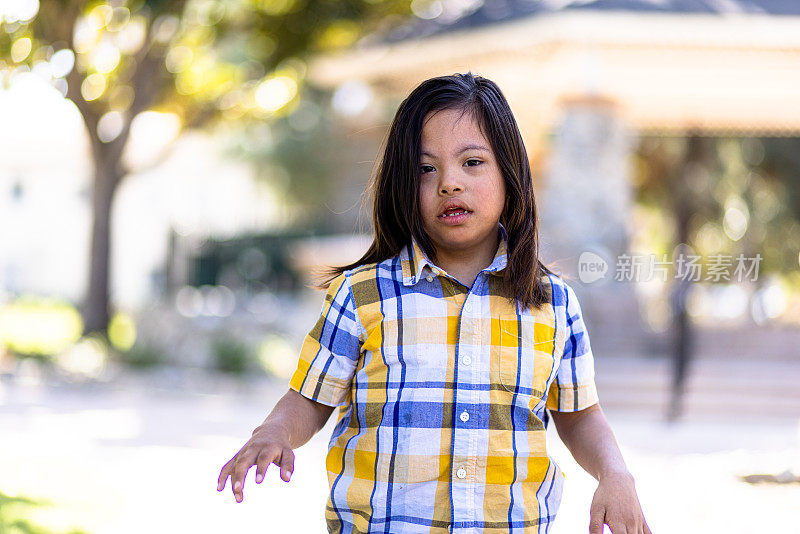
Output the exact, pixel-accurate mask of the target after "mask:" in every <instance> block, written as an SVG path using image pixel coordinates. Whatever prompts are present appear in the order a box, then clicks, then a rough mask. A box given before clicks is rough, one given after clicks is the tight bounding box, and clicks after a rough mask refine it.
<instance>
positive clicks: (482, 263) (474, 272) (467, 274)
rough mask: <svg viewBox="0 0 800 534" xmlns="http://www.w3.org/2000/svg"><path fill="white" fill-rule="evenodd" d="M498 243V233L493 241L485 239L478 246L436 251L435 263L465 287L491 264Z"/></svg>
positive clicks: (470, 284)
mask: <svg viewBox="0 0 800 534" xmlns="http://www.w3.org/2000/svg"><path fill="white" fill-rule="evenodd" d="M499 244H500V236H499V235H498V236H497V237H496V239H495V240H494V241H487V242H484V243H482V244H481V245H479V246H478V247H475V248H471V249H462V250H439V249H437V251H436V259H437V262H436V263H437V265H438V266H439V267H441V268H442V269H444V270H445V271H447V274H449V275H451V276H454V277H455V278H456V280H458V281H459V282H461V283H462V284H464V285H465V286H467V287H472V284H473V282H475V278H477V276H478V273H479V272H481V271H482V270H484V269H485V268H487V267H488V266H489V265H491V264H492V260H494V256H495V254H497V247H498V245H499Z"/></svg>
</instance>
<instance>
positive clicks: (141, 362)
mask: <svg viewBox="0 0 800 534" xmlns="http://www.w3.org/2000/svg"><path fill="white" fill-rule="evenodd" d="M119 354H120V360H121V361H122V362H124V363H126V364H128V365H130V366H131V367H134V368H138V369H146V368H149V367H154V366H156V365H158V364H160V363H163V362H164V354H163V353H162V352H161V351H160V350H159V349H157V348H156V347H154V346H152V345H145V344H140V343H137V344H135V345H134V346H133V347H131V348H130V350H128V351H124V352H120V353H119Z"/></svg>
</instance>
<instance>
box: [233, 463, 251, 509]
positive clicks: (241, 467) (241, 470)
mask: <svg viewBox="0 0 800 534" xmlns="http://www.w3.org/2000/svg"><path fill="white" fill-rule="evenodd" d="M252 465H253V463H252V462H250V461H247V462H240V463H237V464H236V467H235V468H234V470H233V475H232V476H231V485H232V487H231V489H232V490H233V496H234V497H236V502H242V500H243V499H244V481H245V479H246V478H247V472H248V471H249V470H250V467H252Z"/></svg>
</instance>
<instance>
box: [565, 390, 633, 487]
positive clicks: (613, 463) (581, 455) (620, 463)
mask: <svg viewBox="0 0 800 534" xmlns="http://www.w3.org/2000/svg"><path fill="white" fill-rule="evenodd" d="M551 414H552V415H553V420H554V422H555V423H556V429H557V430H558V435H559V437H560V438H561V441H563V442H564V445H566V446H567V448H568V449H569V452H570V453H572V456H573V458H575V461H576V462H578V464H579V465H580V466H581V467H583V469H584V470H586V472H587V473H589V474H590V475H592V476H593V477H594V478H595V479H597V480H600V478H601V477H603V476H604V475H606V474H610V473H617V474H619V473H625V474H628V475H630V472H629V471H628V467H627V466H626V465H625V460H624V459H623V458H622V452H621V451H620V450H619V446H618V445H617V440H616V438H615V437H614V432H613V431H612V430H611V426H609V424H608V421H606V418H605V415H603V411H602V410H601V409H600V405H599V404H596V405H594V406H591V407H589V408H587V409H586V413H580V412H576V413H570V414H567V413H560V412H551Z"/></svg>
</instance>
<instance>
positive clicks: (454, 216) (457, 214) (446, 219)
mask: <svg viewBox="0 0 800 534" xmlns="http://www.w3.org/2000/svg"><path fill="white" fill-rule="evenodd" d="M470 215H472V212H471V211H467V210H465V209H462V208H458V209H452V210H447V211H446V212H444V213H442V214H441V215H439V216H438V217H437V218H438V219H439V220H440V221H441V222H443V223H444V224H447V225H453V224H461V223H463V222H464V221H466V220H467V218H468V217H469V216H470Z"/></svg>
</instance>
